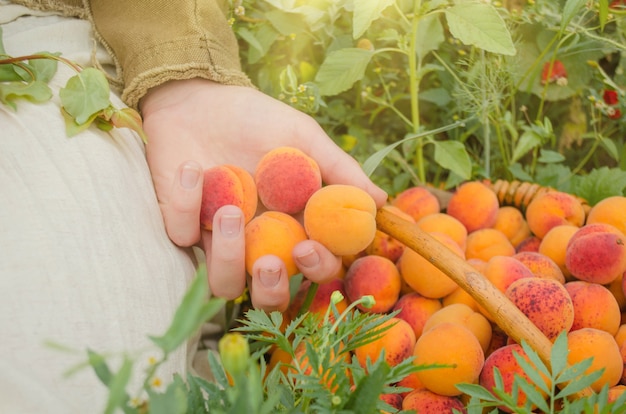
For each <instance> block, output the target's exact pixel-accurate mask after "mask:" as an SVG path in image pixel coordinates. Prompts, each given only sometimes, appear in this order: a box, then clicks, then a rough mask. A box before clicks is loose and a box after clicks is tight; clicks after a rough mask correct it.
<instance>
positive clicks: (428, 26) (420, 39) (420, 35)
mask: <svg viewBox="0 0 626 414" xmlns="http://www.w3.org/2000/svg"><path fill="white" fill-rule="evenodd" d="M416 36H417V42H415V52H416V53H417V55H418V56H419V57H420V58H421V59H424V58H425V57H426V55H428V53H430V52H432V51H433V50H437V49H439V46H440V45H441V44H442V43H443V42H444V41H445V40H446V37H445V34H444V31H443V26H442V25H441V20H440V19H439V15H437V14H429V15H426V16H424V17H422V18H421V19H420V21H419V26H418V27H417V33H416ZM421 97H422V96H421V95H420V98H421Z"/></svg>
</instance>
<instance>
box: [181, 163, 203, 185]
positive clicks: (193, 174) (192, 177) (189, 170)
mask: <svg viewBox="0 0 626 414" xmlns="http://www.w3.org/2000/svg"><path fill="white" fill-rule="evenodd" d="M199 178H200V168H198V167H197V166H195V165H191V164H186V165H184V166H183V170H182V171H181V173H180V185H181V186H182V187H183V188H186V189H192V188H195V187H196V185H197V184H198V179H199Z"/></svg>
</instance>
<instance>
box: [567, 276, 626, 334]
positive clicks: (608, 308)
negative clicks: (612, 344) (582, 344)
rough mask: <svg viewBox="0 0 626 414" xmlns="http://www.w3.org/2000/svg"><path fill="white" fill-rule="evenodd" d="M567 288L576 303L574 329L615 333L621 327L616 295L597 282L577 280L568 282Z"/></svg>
mask: <svg viewBox="0 0 626 414" xmlns="http://www.w3.org/2000/svg"><path fill="white" fill-rule="evenodd" d="M565 289H566V290H567V292H568V293H569V296H570V297H571V298H572V303H573V304H574V323H573V325H572V330H576V329H581V328H595V329H601V330H603V331H606V332H608V333H610V334H611V335H615V334H616V333H617V330H618V329H619V327H620V323H621V312H620V309H619V305H618V303H617V300H616V299H615V296H613V294H612V293H611V291H610V290H608V289H607V288H606V287H604V286H602V285H599V284H597V283H590V282H585V281H582V280H576V281H571V282H567V283H566V284H565Z"/></svg>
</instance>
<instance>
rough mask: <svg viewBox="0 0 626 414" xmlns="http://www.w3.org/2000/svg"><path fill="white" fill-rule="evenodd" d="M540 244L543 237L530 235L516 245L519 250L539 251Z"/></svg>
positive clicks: (517, 250) (516, 249)
mask: <svg viewBox="0 0 626 414" xmlns="http://www.w3.org/2000/svg"><path fill="white" fill-rule="evenodd" d="M539 244H541V239H540V238H539V237H537V236H533V235H531V236H529V237H527V238H525V239H524V240H522V241H521V242H520V243H519V244H518V245H517V246H515V251H516V252H517V253H519V252H538V251H539Z"/></svg>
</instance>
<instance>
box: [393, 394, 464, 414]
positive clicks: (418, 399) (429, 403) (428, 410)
mask: <svg viewBox="0 0 626 414" xmlns="http://www.w3.org/2000/svg"><path fill="white" fill-rule="evenodd" d="M402 410H405V411H409V412H415V413H420V414H452V413H454V412H459V413H464V412H465V411H466V410H465V406H464V405H463V402H462V401H461V400H460V399H459V398H458V397H448V396H445V395H440V394H437V393H435V392H432V391H429V390H427V389H425V388H422V389H417V390H414V391H412V392H410V393H409V394H407V395H406V396H405V397H404V399H403V400H402Z"/></svg>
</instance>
